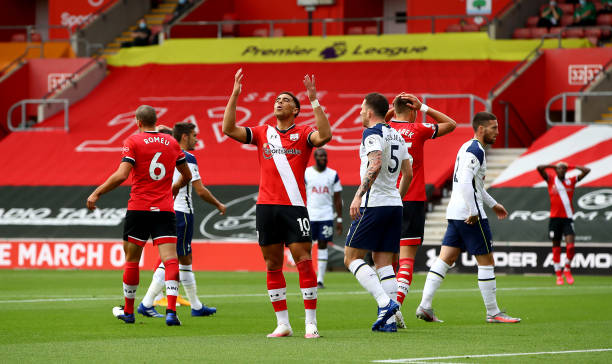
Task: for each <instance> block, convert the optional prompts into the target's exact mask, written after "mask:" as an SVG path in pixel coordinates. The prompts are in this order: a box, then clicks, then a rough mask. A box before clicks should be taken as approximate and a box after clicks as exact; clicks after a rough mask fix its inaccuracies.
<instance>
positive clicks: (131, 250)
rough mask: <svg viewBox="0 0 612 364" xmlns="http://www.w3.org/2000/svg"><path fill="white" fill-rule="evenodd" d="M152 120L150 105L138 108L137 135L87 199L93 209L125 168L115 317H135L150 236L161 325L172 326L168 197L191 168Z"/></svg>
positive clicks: (174, 291) (172, 238) (174, 280)
mask: <svg viewBox="0 0 612 364" xmlns="http://www.w3.org/2000/svg"><path fill="white" fill-rule="evenodd" d="M156 122H157V115H156V114H155V109H153V108H152V107H151V106H146V105H142V106H140V107H138V109H137V110H136V124H137V125H138V129H139V130H140V133H137V134H134V135H132V136H130V137H129V138H127V139H126V141H125V143H124V144H123V159H122V160H121V163H120V164H119V168H117V171H116V172H115V173H113V174H112V175H111V176H110V177H109V178H108V179H107V180H106V182H104V183H103V184H102V185H101V186H99V187H98V188H96V190H95V191H94V192H93V193H92V194H91V195H90V196H89V197H88V198H87V208H89V209H90V210H94V209H95V208H96V202H97V201H98V199H99V198H100V196H101V195H103V194H105V193H107V192H110V191H112V190H113V189H115V188H116V187H117V186H119V185H120V184H121V183H123V181H125V180H126V179H127V178H128V176H129V175H130V172H131V173H132V190H131V191H130V200H129V201H128V208H127V213H126V215H125V226H124V230H123V240H124V241H123V250H124V252H125V270H124V273H123V294H124V296H125V306H124V309H123V314H120V315H118V316H117V318H119V319H120V320H123V321H125V323H128V324H133V323H134V321H135V318H134V298H135V297H136V288H138V282H139V270H138V263H139V262H140V256H141V255H142V249H143V247H144V246H145V244H146V243H147V240H148V239H149V237H151V238H152V239H153V245H156V246H157V248H158V250H159V256H160V257H161V259H162V261H163V262H164V265H165V266H166V272H165V283H166V295H167V296H168V308H167V309H166V324H167V325H168V326H175V325H180V324H181V322H180V321H179V319H178V317H177V316H176V297H177V295H178V281H179V267H178V258H177V255H176V218H175V215H174V208H173V199H172V196H173V195H174V194H176V192H178V190H179V188H181V187H183V186H184V185H185V184H186V182H182V181H190V180H191V172H190V171H189V167H188V166H187V164H186V163H185V161H186V160H185V154H184V153H183V152H182V151H181V148H180V146H179V144H178V143H177V142H176V140H174V138H171V137H169V136H167V135H165V134H160V133H159V132H157V130H156V127H155V123H156ZM175 167H176V169H177V170H178V171H179V173H180V174H181V176H182V177H183V179H182V181H181V182H177V183H175V184H172V171H174V168H175Z"/></svg>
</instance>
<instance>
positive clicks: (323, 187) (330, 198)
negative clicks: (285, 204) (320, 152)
mask: <svg viewBox="0 0 612 364" xmlns="http://www.w3.org/2000/svg"><path fill="white" fill-rule="evenodd" d="M304 181H305V182H306V199H307V202H306V204H307V207H308V216H309V217H310V221H328V220H333V219H334V193H336V192H340V191H342V185H341V184H340V178H339V177H338V173H336V171H334V170H333V169H331V168H325V170H324V171H322V172H319V171H317V170H316V169H315V167H314V166H310V167H308V168H306V172H304Z"/></svg>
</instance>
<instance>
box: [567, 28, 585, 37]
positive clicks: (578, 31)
mask: <svg viewBox="0 0 612 364" xmlns="http://www.w3.org/2000/svg"><path fill="white" fill-rule="evenodd" d="M563 38H584V29H583V28H568V29H565V31H563Z"/></svg>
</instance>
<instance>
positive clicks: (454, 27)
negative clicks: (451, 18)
mask: <svg viewBox="0 0 612 364" xmlns="http://www.w3.org/2000/svg"><path fill="white" fill-rule="evenodd" d="M446 31H447V32H460V31H462V29H461V24H450V25H449V26H447V27H446Z"/></svg>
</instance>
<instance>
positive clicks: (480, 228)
mask: <svg viewBox="0 0 612 364" xmlns="http://www.w3.org/2000/svg"><path fill="white" fill-rule="evenodd" d="M442 245H446V246H451V247H454V248H460V249H461V251H467V252H468V253H470V254H472V255H484V254H489V253H491V252H493V247H492V246H491V228H489V220H488V219H484V220H478V221H477V222H476V223H475V224H474V225H468V224H466V223H465V222H464V221H463V220H448V228H447V229H446V234H444V238H443V239H442Z"/></svg>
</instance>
